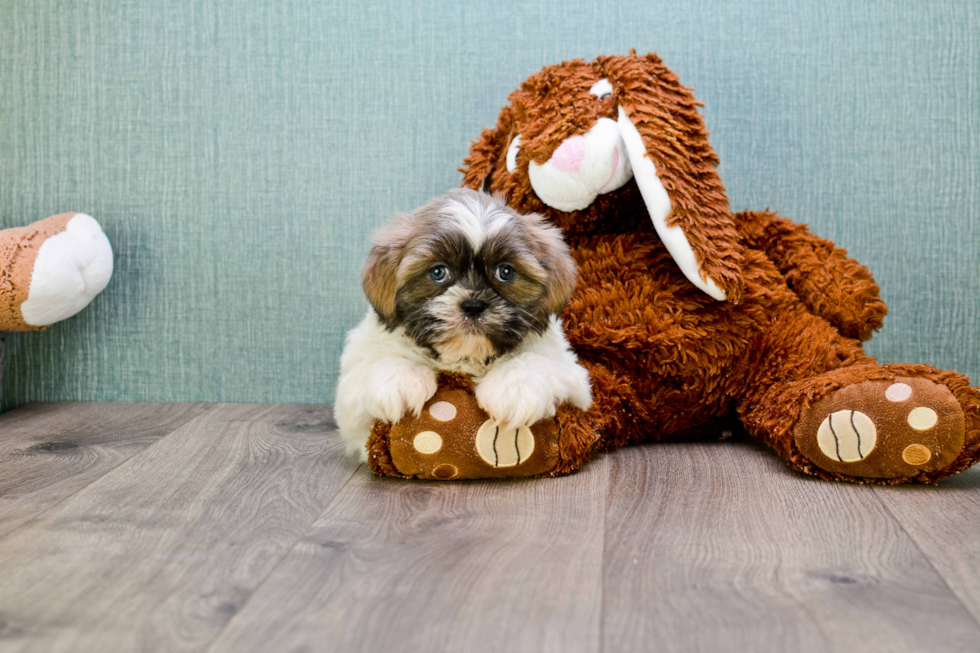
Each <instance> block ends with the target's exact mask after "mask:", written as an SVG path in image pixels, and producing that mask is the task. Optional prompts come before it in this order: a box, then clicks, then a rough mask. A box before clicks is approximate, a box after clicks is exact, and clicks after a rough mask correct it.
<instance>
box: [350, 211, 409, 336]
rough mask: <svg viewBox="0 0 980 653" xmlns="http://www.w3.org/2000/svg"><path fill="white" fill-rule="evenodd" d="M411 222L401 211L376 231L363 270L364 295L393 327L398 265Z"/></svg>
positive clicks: (383, 319)
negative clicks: (389, 222) (386, 224)
mask: <svg viewBox="0 0 980 653" xmlns="http://www.w3.org/2000/svg"><path fill="white" fill-rule="evenodd" d="M409 225H410V220H409V216H406V215H401V214H399V215H396V216H395V219H394V220H393V221H392V222H391V224H389V225H388V226H386V227H383V228H382V229H379V230H378V231H376V232H375V233H374V235H373V236H372V237H371V242H372V243H373V247H371V252H370V253H369V254H368V257H367V260H366V261H365V262H364V268H363V269H362V270H361V285H362V286H363V288H364V294H365V295H366V296H367V299H368V301H369V302H371V306H372V307H374V310H375V312H376V313H377V314H378V317H379V318H381V321H382V322H384V323H385V325H387V326H394V319H395V298H396V295H397V294H398V267H399V265H401V261H402V254H403V253H404V251H405V247H406V246H407V245H408V241H409V239H410V238H411V235H412V233H411V229H410V226H409Z"/></svg>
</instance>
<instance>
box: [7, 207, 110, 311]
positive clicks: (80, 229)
mask: <svg viewBox="0 0 980 653" xmlns="http://www.w3.org/2000/svg"><path fill="white" fill-rule="evenodd" d="M111 276H112V247H111V246H110V245H109V239H108V238H106V236H105V234H104V233H102V228H101V227H100V226H99V223H98V222H96V221H95V220H94V219H93V218H92V217H90V216H87V215H85V214H84V213H78V214H76V215H75V217H73V218H72V219H71V220H69V221H68V224H67V226H66V227H65V230H64V231H62V232H61V233H58V234H55V235H54V236H51V237H50V238H48V239H47V240H46V241H44V243H43V244H42V245H41V247H40V248H39V249H38V252H37V259H35V261H34V270H33V271H32V273H31V286H30V289H29V290H28V293H27V299H26V300H25V301H24V302H23V303H22V304H21V305H20V312H21V315H22V316H23V318H24V321H25V322H26V323H27V324H30V325H31V326H47V325H49V324H54V323H55V322H58V321H60V320H64V319H65V318H69V317H71V316H72V315H74V314H75V313H78V312H79V311H80V310H82V309H83V308H85V307H86V306H88V304H89V302H91V301H92V300H93V299H95V296H96V295H98V294H99V293H100V292H102V290H103V289H104V288H105V287H106V284H108V283H109V277H111Z"/></svg>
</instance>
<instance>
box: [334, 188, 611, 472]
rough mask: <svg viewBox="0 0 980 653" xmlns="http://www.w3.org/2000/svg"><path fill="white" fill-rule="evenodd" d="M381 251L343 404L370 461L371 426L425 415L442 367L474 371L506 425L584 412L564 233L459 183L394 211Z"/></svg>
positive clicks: (588, 395)
mask: <svg viewBox="0 0 980 653" xmlns="http://www.w3.org/2000/svg"><path fill="white" fill-rule="evenodd" d="M373 245H374V247H373V248H372V249H371V253H370V254H369V255H368V259H367V262H366V263H365V265H364V270H363V274H362V282H363V286H364V293H365V294H366V295H367V298H368V301H369V302H370V304H371V309H370V310H369V311H368V314H367V316H366V317H365V318H364V320H363V321H362V322H361V323H360V325H358V326H357V327H356V328H354V329H353V330H352V331H351V332H350V333H349V334H348V335H347V342H346V345H345V347H344V352H343V355H342V357H341V360H340V382H339V384H338V389H337V399H336V406H335V412H336V418H337V424H338V426H339V427H340V432H341V434H342V435H343V437H344V438H345V439H346V440H347V442H348V443H349V448H350V449H351V450H352V451H357V452H358V453H359V454H360V456H361V457H362V459H363V458H364V457H366V455H367V453H366V450H365V446H364V445H365V443H366V442H367V439H368V436H369V435H370V432H371V425H372V423H373V422H374V420H375V419H380V420H383V421H386V422H391V423H395V422H397V421H398V420H399V419H401V417H402V416H403V415H405V414H406V413H411V414H413V415H418V414H419V413H420V412H421V410H422V407H423V405H424V404H425V402H426V401H428V400H429V399H430V398H431V397H432V395H433V394H435V392H436V374H437V372H438V371H440V370H447V371H452V372H461V373H463V374H466V375H469V376H470V377H471V378H472V379H473V382H474V385H475V388H476V400H477V403H478V404H479V406H480V407H481V408H482V409H483V410H485V411H486V412H487V414H489V415H490V417H491V418H492V419H494V420H495V421H497V422H498V423H499V424H501V425H502V426H511V427H517V426H524V425H531V424H534V423H535V422H537V421H539V420H541V419H544V418H546V417H552V416H554V415H555V407H556V406H557V405H558V404H560V403H562V402H565V401H567V402H570V403H571V404H573V405H574V406H576V407H578V408H580V409H582V410H586V409H588V407H589V405H590V404H591V403H592V391H591V386H590V383H589V375H588V372H586V370H585V369H584V368H582V367H581V366H580V365H579V364H578V359H577V358H576V356H575V354H574V353H572V351H571V349H570V348H569V346H568V342H567V341H566V340H565V334H564V332H563V331H562V327H561V321H560V320H559V318H558V314H559V313H560V312H561V310H562V308H563V307H564V306H565V304H566V303H567V302H568V300H569V298H570V297H571V294H572V290H574V288H575V276H576V270H575V263H574V261H573V260H572V257H571V254H570V253H569V249H568V245H566V244H565V241H564V240H563V239H562V237H561V232H560V231H559V230H558V228H557V227H553V226H551V225H549V224H547V223H546V222H545V219H544V218H543V217H542V216H540V215H538V214H530V215H520V214H518V213H516V212H515V211H514V210H513V209H511V208H509V207H508V206H507V205H506V204H505V203H504V202H503V201H502V200H500V199H498V198H496V197H493V196H491V195H487V194H485V193H479V192H476V191H473V190H469V189H462V188H461V189H457V190H454V191H451V192H450V193H449V194H448V195H445V196H442V197H439V198H436V199H434V200H432V201H430V202H429V203H428V204H426V205H425V206H423V207H421V208H419V209H418V210H416V211H415V212H414V213H412V214H408V215H406V214H399V215H396V216H395V218H394V220H393V221H392V222H391V223H390V224H388V225H387V226H386V227H383V228H382V229H381V230H379V231H378V232H376V233H375V234H374V237H373Z"/></svg>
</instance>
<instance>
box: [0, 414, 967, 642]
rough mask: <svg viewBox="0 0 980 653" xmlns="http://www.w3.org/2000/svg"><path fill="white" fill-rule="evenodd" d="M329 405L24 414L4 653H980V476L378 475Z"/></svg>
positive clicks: (733, 461)
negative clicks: (349, 453)
mask: <svg viewBox="0 0 980 653" xmlns="http://www.w3.org/2000/svg"><path fill="white" fill-rule="evenodd" d="M342 451H343V447H342V445H341V444H340V443H339V442H338V440H337V438H336V434H335V426H334V424H333V421H332V418H331V411H330V408H329V406H309V405H255V404H242V405H227V404H214V405H203V404H33V405H29V406H25V407H23V408H20V409H17V410H15V411H11V412H10V413H8V414H5V415H3V416H0V651H44V652H48V651H72V652H77V651H100V652H101V651H127V652H128V651H202V652H204V651H213V652H219V651H220V652H236V653H237V652H249V651H273V652H299V651H303V652H313V651H368V652H375V651H378V652H380V651H389V650H392V651H427V652H431V651H462V652H470V651H473V652H482V651H494V652H495V651H532V652H539V651H540V652H544V651H562V652H577V651H624V652H635V651H980V469H974V470H970V471H967V472H965V473H963V474H961V475H960V476H958V477H955V478H952V479H947V480H946V481H944V482H943V483H941V484H940V486H939V487H897V488H881V487H866V486H855V485H849V484H841V483H828V482H824V481H819V480H814V479H810V478H806V477H803V476H800V475H798V474H796V473H794V472H792V471H790V470H788V469H787V468H786V467H785V466H784V465H783V464H782V462H781V461H779V460H778V459H777V458H776V457H775V456H773V455H772V454H771V453H770V452H769V451H768V450H766V449H765V448H764V447H762V446H760V445H759V444H757V443H755V442H753V441H750V440H738V439H735V440H729V441H725V442H707V443H678V444H660V445H651V446H645V447H635V448H630V449H624V450H621V451H617V452H615V453H612V454H609V455H605V456H601V457H599V458H597V459H596V460H594V461H592V462H591V463H590V464H589V465H587V466H586V467H585V468H584V469H583V470H582V471H581V472H579V473H578V474H574V475H572V476H569V477H565V478H558V479H532V480H512V481H497V482H489V481H488V482H462V483H436V482H432V483H427V482H414V481H400V480H393V479H378V478H375V477H373V476H372V475H371V474H370V473H369V471H368V470H367V469H365V468H364V467H363V466H360V467H359V466H357V465H356V464H353V463H351V462H350V461H349V460H347V459H345V458H344V456H343V453H342Z"/></svg>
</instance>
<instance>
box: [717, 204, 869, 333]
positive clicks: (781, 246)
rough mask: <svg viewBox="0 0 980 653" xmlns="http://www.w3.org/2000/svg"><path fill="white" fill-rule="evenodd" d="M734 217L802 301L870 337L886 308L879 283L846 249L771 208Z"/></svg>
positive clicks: (844, 329)
mask: <svg viewBox="0 0 980 653" xmlns="http://www.w3.org/2000/svg"><path fill="white" fill-rule="evenodd" d="M735 221H736V224H737V225H738V228H739V231H740V232H741V234H742V236H743V237H744V239H745V244H746V245H747V246H748V247H749V248H751V249H755V250H758V251H760V252H763V253H764V254H765V255H766V257H767V258H768V259H769V260H770V261H772V263H773V264H774V265H775V266H776V268H777V269H778V270H779V272H780V273H781V274H782V275H783V276H784V277H785V279H786V284H787V285H788V286H789V287H790V288H791V289H792V290H793V291H794V292H795V293H796V294H797V295H799V297H800V299H801V300H802V301H803V304H804V305H805V306H806V307H807V308H808V309H809V310H810V311H811V312H813V313H814V314H816V315H818V316H820V317H822V318H824V319H825V320H827V321H828V322H830V323H831V324H833V325H834V326H835V327H837V329H838V330H839V331H840V332H841V334H842V335H844V336H847V337H849V338H858V339H860V340H868V339H869V338H871V336H872V334H873V333H874V332H875V331H876V330H878V329H879V328H881V325H882V319H883V318H884V317H885V313H887V311H888V308H887V307H886V306H885V302H884V301H882V299H881V297H880V296H879V288H878V284H876V283H875V281H874V279H873V278H872V276H871V272H869V271H868V269H867V268H866V267H864V266H863V265H861V264H860V263H858V262H857V261H855V260H854V259H852V258H850V257H848V256H847V251H846V250H844V249H842V248H840V247H837V246H836V245H834V243H832V242H831V241H829V240H825V239H823V238H819V237H817V236H815V235H814V234H812V233H811V232H810V230H809V229H808V228H807V226H806V225H802V224H797V223H795V222H792V221H791V220H787V219H786V218H781V217H779V216H777V215H776V214H774V213H770V212H768V211H743V212H741V213H738V214H736V215H735Z"/></svg>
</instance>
